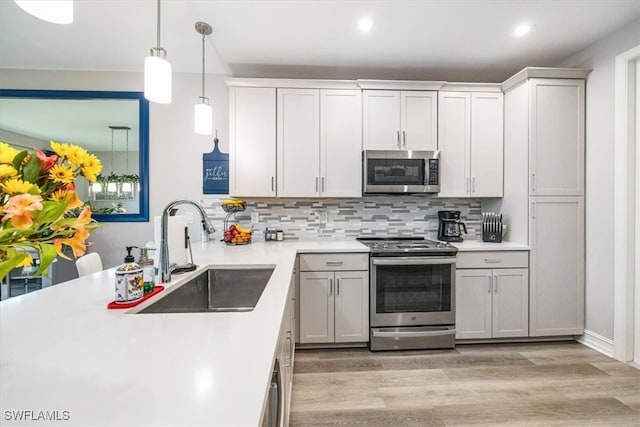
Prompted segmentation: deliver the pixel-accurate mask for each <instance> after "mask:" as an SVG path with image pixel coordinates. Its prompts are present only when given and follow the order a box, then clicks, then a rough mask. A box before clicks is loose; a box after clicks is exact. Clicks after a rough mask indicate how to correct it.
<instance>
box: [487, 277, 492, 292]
mask: <svg viewBox="0 0 640 427" xmlns="http://www.w3.org/2000/svg"><path fill="white" fill-rule="evenodd" d="M491 288H493V277H491V276H489V286H488V289H487V293H489V294H490V293H491Z"/></svg>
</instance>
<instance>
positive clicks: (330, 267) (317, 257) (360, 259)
mask: <svg viewBox="0 0 640 427" xmlns="http://www.w3.org/2000/svg"><path fill="white" fill-rule="evenodd" d="M368 269H369V254H357V253H355V254H354V253H350V254H301V255H300V271H339V270H368Z"/></svg>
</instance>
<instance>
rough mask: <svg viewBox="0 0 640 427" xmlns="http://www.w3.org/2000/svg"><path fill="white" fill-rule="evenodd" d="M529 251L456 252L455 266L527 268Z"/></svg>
mask: <svg viewBox="0 0 640 427" xmlns="http://www.w3.org/2000/svg"><path fill="white" fill-rule="evenodd" d="M527 267H529V251H486V252H458V258H457V261H456V268H527Z"/></svg>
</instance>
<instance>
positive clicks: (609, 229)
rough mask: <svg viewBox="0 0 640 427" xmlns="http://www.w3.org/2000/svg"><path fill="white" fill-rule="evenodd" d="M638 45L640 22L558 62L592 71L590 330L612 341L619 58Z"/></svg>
mask: <svg viewBox="0 0 640 427" xmlns="http://www.w3.org/2000/svg"><path fill="white" fill-rule="evenodd" d="M637 45H640V20H637V21H635V22H632V23H631V24H629V25H627V26H625V27H623V28H622V29H620V30H618V31H616V32H615V33H613V34H611V35H609V36H608V37H606V38H604V39H602V40H600V41H599V42H597V43H595V44H593V45H592V46H590V47H588V48H587V49H585V50H584V51H582V52H580V53H578V54H576V55H574V56H572V57H570V58H568V59H567V60H565V61H563V62H562V63H561V64H558V66H561V67H584V68H591V69H593V71H592V72H591V74H590V75H589V77H588V79H587V88H586V92H587V95H586V194H585V207H586V218H585V229H586V230H585V231H586V239H585V244H586V260H585V261H586V262H585V265H586V272H585V280H586V313H585V329H587V330H588V331H591V332H594V333H596V334H598V335H601V336H603V337H604V338H607V339H611V340H612V339H613V308H614V298H613V290H614V287H613V256H614V254H613V208H614V203H613V193H614V181H613V179H614V144H613V141H614V85H615V57H616V55H618V54H620V53H622V52H624V51H627V50H629V49H631V48H632V47H634V46H637Z"/></svg>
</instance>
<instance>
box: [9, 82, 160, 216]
mask: <svg viewBox="0 0 640 427" xmlns="http://www.w3.org/2000/svg"><path fill="white" fill-rule="evenodd" d="M52 140H53V141H56V142H66V143H70V144H74V145H79V146H81V147H83V148H85V149H86V150H87V151H89V152H91V153H93V154H95V155H96V156H98V158H99V159H100V161H101V163H102V173H101V179H100V180H99V181H98V183H97V184H96V185H90V183H89V182H88V181H86V180H85V179H84V178H82V179H78V180H76V187H77V192H78V194H79V195H80V198H81V199H82V200H88V201H89V202H90V203H91V208H92V210H93V211H94V213H93V217H94V218H95V219H96V220H97V221H99V222H147V221H149V101H147V100H146V99H145V98H144V95H143V93H142V92H103V91H75V90H74V91H67V90H19V89H0V141H3V142H6V143H8V144H10V145H13V146H16V147H17V148H27V149H34V148H38V149H49V148H50V145H49V142H50V141H52Z"/></svg>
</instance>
